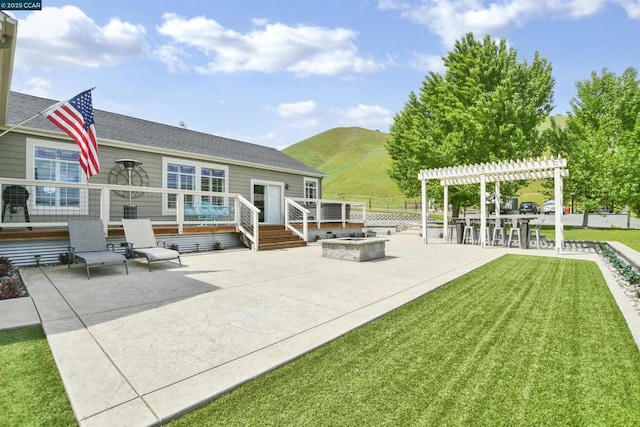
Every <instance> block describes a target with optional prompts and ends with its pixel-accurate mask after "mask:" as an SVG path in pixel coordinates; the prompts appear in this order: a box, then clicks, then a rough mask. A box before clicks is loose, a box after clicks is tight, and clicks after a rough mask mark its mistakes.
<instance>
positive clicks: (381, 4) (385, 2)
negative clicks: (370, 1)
mask: <svg viewBox="0 0 640 427" xmlns="http://www.w3.org/2000/svg"><path fill="white" fill-rule="evenodd" d="M410 7H411V3H409V2H407V1H402V0H379V1H378V9H380V10H399V9H409V8H410Z"/></svg>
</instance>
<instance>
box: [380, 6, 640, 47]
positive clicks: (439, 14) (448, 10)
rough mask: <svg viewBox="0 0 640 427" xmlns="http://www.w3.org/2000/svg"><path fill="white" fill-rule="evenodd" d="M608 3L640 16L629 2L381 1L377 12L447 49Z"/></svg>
mask: <svg viewBox="0 0 640 427" xmlns="http://www.w3.org/2000/svg"><path fill="white" fill-rule="evenodd" d="M612 1H614V2H619V3H622V4H624V5H625V8H626V10H627V13H628V14H629V15H630V16H631V15H632V14H633V13H636V12H638V13H640V5H639V4H638V2H637V1H633V0H507V1H501V2H498V1H486V0H426V1H415V0H413V1H409V0H406V1H402V2H401V1H391V0H385V1H382V0H381V1H380V3H379V8H380V9H386V10H400V11H401V14H402V16H403V17H404V18H406V19H408V20H410V21H413V22H416V23H419V24H422V25H425V26H427V27H429V28H430V29H431V30H432V31H433V32H434V33H435V34H437V35H438V36H439V37H440V39H441V40H442V43H443V44H444V45H445V46H446V47H451V46H453V44H454V43H455V41H456V40H458V39H460V38H461V37H462V36H463V35H464V34H466V33H469V32H472V33H474V34H476V35H477V36H478V37H482V36H484V35H485V34H490V35H494V36H496V35H498V36H500V35H503V34H504V33H505V32H506V31H507V30H508V29H509V28H510V27H512V26H514V25H515V26H522V25H524V24H525V23H526V22H527V21H528V20H530V19H533V18H536V17H540V16H553V17H556V18H560V19H579V18H582V17H585V16H590V15H593V14H596V13H598V12H600V11H601V10H602V9H603V8H604V6H605V5H606V4H607V3H608V2H612ZM383 6H384V7H383Z"/></svg>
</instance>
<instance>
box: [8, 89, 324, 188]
mask: <svg viewBox="0 0 640 427" xmlns="http://www.w3.org/2000/svg"><path fill="white" fill-rule="evenodd" d="M56 102H57V101H54V100H51V99H45V98H39V97H35V96H31V95H25V94H21V93H17V92H11V93H10V95H9V112H8V117H7V126H12V125H15V124H17V123H20V122H21V121H23V120H25V119H27V118H29V117H31V116H33V115H34V114H37V113H38V112H40V111H43V110H45V109H46V108H48V107H50V106H52V105H54V104H55V103H56ZM94 116H95V122H96V133H97V134H98V142H100V139H105V140H112V141H120V142H125V143H130V144H137V145H143V146H145V147H153V148H161V149H166V150H173V151H179V152H183V153H189V154H192V155H194V157H197V156H202V155H206V156H213V157H217V158H220V159H226V160H229V161H230V162H231V163H234V162H240V163H250V164H254V165H256V166H262V167H265V166H266V167H273V168H278V169H285V170H289V171H292V172H298V173H304V174H312V175H324V174H323V173H322V172H320V171H318V170H317V169H315V168H313V167H311V166H309V165H306V164H304V163H302V162H300V161H298V160H296V159H294V158H292V157H289V156H287V155H286V154H284V153H283V152H281V151H279V150H277V149H275V148H271V147H265V146H263V145H258V144H252V143H249V142H243V141H238V140H234V139H229V138H224V137H221V136H216V135H210V134H206V133H202V132H197V131H193V130H189V129H184V128H181V127H177V126H169V125H165V124H162V123H155V122H151V121H148V120H143V119H137V118H135V117H129V116H124V115H122V114H116V113H110V112H107V111H102V110H97V109H94ZM25 126H28V127H30V128H35V129H40V130H45V131H51V132H60V130H59V129H58V128H57V127H56V126H54V125H53V124H52V123H51V122H49V120H47V119H45V118H44V117H42V116H40V117H36V118H35V119H33V120H31V121H29V123H28V124H27V125H25ZM60 133H62V132H60Z"/></svg>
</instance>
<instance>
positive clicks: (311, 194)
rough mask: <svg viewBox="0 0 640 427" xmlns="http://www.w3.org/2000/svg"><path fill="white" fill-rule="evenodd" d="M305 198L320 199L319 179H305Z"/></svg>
mask: <svg viewBox="0 0 640 427" xmlns="http://www.w3.org/2000/svg"><path fill="white" fill-rule="evenodd" d="M304 198H305V199H317V198H318V179H317V178H305V179H304Z"/></svg>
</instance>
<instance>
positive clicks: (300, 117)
mask: <svg viewBox="0 0 640 427" xmlns="http://www.w3.org/2000/svg"><path fill="white" fill-rule="evenodd" d="M273 110H274V111H275V112H276V113H277V114H278V115H279V116H281V117H287V118H292V119H293V120H294V121H292V122H291V123H289V127H292V128H299V129H306V128H312V127H316V126H318V125H319V124H320V121H319V120H318V118H316V117H314V114H316V113H317V111H318V107H317V105H316V103H315V101H313V100H308V101H300V102H292V103H282V104H280V105H278V106H277V107H275V108H273Z"/></svg>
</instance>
